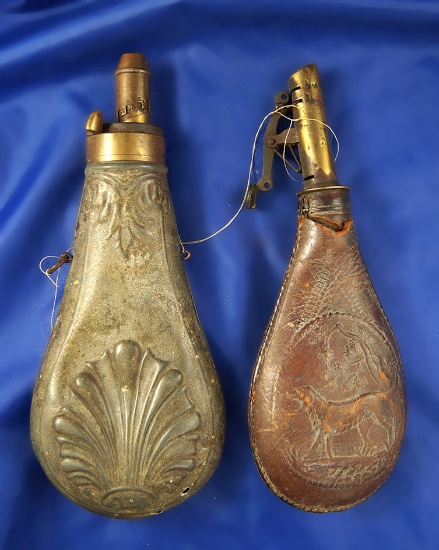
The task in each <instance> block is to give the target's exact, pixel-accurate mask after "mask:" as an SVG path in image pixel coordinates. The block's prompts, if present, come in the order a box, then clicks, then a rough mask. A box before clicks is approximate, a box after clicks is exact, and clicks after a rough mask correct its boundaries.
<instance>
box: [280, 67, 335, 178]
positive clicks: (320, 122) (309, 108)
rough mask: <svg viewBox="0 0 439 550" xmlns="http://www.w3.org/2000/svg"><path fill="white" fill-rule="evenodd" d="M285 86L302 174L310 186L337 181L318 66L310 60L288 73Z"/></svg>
mask: <svg viewBox="0 0 439 550" xmlns="http://www.w3.org/2000/svg"><path fill="white" fill-rule="evenodd" d="M288 87H289V89H290V92H291V104H292V107H293V114H294V119H298V120H295V122H294V125H295V128H296V130H297V133H298V143H297V146H298V149H299V157H300V164H301V167H302V176H303V179H304V181H305V188H306V187H307V185H306V182H307V180H310V179H312V185H313V186H315V185H319V184H323V185H331V183H333V184H334V183H335V184H337V175H336V172H335V166H334V160H333V156H332V150H331V144H330V141H329V135H328V126H327V125H328V122H327V119H326V111H325V104H324V101H323V93H322V85H321V83H320V76H319V71H318V69H317V66H316V65H315V64H314V63H312V64H311V65H306V66H305V67H302V68H301V69H300V70H299V71H297V72H295V73H294V74H292V75H291V76H290V79H289V81H288Z"/></svg>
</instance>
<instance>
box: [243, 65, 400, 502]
mask: <svg viewBox="0 0 439 550" xmlns="http://www.w3.org/2000/svg"><path fill="white" fill-rule="evenodd" d="M289 90H290V91H289V92H280V93H279V94H278V95H277V97H276V107H277V108H278V109H279V110H278V111H277V112H276V114H275V115H274V116H273V117H272V118H271V119H270V122H269V124H268V127H267V131H266V134H265V141H264V167H263V174H262V178H261V179H260V180H259V181H258V183H257V184H256V185H254V186H252V187H251V188H250V192H249V194H248V196H247V200H248V204H247V206H248V207H249V208H254V207H255V203H256V195H257V193H258V192H259V191H266V190H268V189H271V188H272V186H273V182H272V180H271V164H272V162H273V158H274V155H275V154H276V153H277V154H279V150H282V149H284V148H288V147H291V148H292V152H293V154H294V152H295V151H296V155H295V159H296V161H297V165H296V170H297V171H298V172H301V173H302V176H303V179H304V190H303V191H301V192H300V193H298V197H299V212H298V232H297V239H296V245H295V248H294V250H293V253H292V257H291V260H290V264H289V267H288V270H287V272H286V275H285V278H284V280H283V283H282V287H281V290H280V295H279V298H278V300H277V304H276V306H275V309H274V312H273V314H272V317H271V320H270V322H269V325H268V328H267V330H266V333H265V335H264V339H263V343H262V346H261V348H260V351H259V355H258V358H257V361H256V365H255V369H254V372H253V378H252V383H251V391H250V403H249V424H250V435H251V443H252V449H253V453H254V457H255V461H256V465H257V467H258V470H259V472H260V474H261V476H262V478H263V479H264V481H265V483H266V484H267V485H268V487H269V488H270V489H271V490H272V491H273V492H274V493H275V494H276V495H277V496H278V497H280V498H281V499H283V500H285V501H286V502H288V503H289V504H291V505H293V506H296V507H297V508H300V509H303V510H307V511H312V512H328V511H339V510H344V509H346V508H349V507H351V506H353V505H355V504H357V503H359V502H362V501H363V500H365V499H366V498H368V497H369V496H370V495H371V494H372V493H374V492H375V491H376V490H377V489H378V488H379V487H380V486H381V485H382V484H383V483H384V481H385V480H386V479H387V478H388V476H389V475H390V473H391V471H392V469H393V467H394V466H395V463H396V460H397V457H398V454H399V450H400V447H401V443H402V438H403V434H404V430H405V423H406V403H405V391H404V381H403V375H402V366H401V360H400V356H399V352H398V347H397V344H396V342H395V338H394V335H393V333H392V330H391V327H390V325H389V322H388V320H387V318H386V316H385V314H384V312H383V310H382V307H381V305H380V303H379V301H378V298H377V296H376V294H375V291H374V289H373V286H372V283H371V281H370V278H369V275H368V273H367V271H366V268H365V266H364V264H363V260H362V258H361V255H360V251H359V248H358V243H357V239H356V235H355V230H354V224H353V221H352V219H351V214H350V205H349V189H348V188H347V187H344V186H341V185H340V184H339V183H338V181H337V178H336V174H335V169H334V161H333V157H332V152H331V148H330V144H329V139H328V127H327V126H326V114H325V108H324V103H323V95H322V89H321V84H320V79H319V74H318V71H317V67H316V66H315V65H308V66H305V67H303V68H302V69H300V70H299V71H298V72H296V73H295V74H293V75H292V76H291V77H290V80H289ZM280 113H283V114H286V115H287V116H289V117H290V118H293V119H298V120H297V121H296V122H295V125H294V127H290V128H289V129H286V130H284V131H283V132H280V133H278V134H277V133H276V132H277V126H278V123H279V119H280V118H281V114H280ZM297 151H298V154H297Z"/></svg>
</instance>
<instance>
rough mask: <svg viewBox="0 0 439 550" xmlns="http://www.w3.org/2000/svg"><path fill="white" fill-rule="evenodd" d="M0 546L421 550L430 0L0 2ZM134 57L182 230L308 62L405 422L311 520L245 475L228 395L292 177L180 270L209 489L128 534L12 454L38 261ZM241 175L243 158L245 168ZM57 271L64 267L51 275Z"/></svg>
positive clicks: (432, 474)
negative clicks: (400, 387)
mask: <svg viewBox="0 0 439 550" xmlns="http://www.w3.org/2000/svg"><path fill="white" fill-rule="evenodd" d="M0 5H1V6H2V8H3V13H1V15H0V105H1V131H0V155H1V157H0V205H1V215H0V247H1V251H0V262H1V270H0V293H1V294H0V300H1V320H0V346H1V347H0V445H1V447H0V547H1V548H5V549H29V548H32V549H35V550H37V549H44V550H51V549H60V548H63V549H88V548H94V549H101V548H105V549H108V550H111V549H116V548H118V549H119V548H127V549H131V548H133V549H147V548H151V549H154V550H155V549H165V550H167V549H179V550H180V549H182V550H192V549H194V550H198V549H213V550H216V549H223V548H224V549H230V550H235V549H241V548H249V549H263V550H266V549H267V550H268V549H290V548H291V549H297V550H302V549H311V550H313V549H323V548H325V549H327V548H329V549H332V548H337V550H345V549H346V550H349V549H353V548H355V549H356V550H363V549H364V550H365V549H371V548H385V549H388V550H391V549H398V550H404V549H418V548H419V549H426V550H427V549H437V548H439V511H438V509H439V507H438V500H439V497H438V493H439V439H438V433H439V370H438V354H439V335H438V326H439V316H438V306H439V296H438V292H437V288H438V281H439V252H438V238H439V218H438V215H437V212H438V206H439V178H438V174H439V137H438V128H439V94H438V90H439V2H438V1H433V0H430V1H401V0H360V1H354V0H326V1H323V0H297V1H294V2H293V1H290V2H287V1H285V2H279V1H278V2H273V1H268V0H253V1H252V2H237V1H232V0H210V1H204V2H203V1H202V0H185V1H178V0H151V1H146V0H109V1H104V0H71V1H60V2H55V1H50V0H28V1H26V0H0ZM130 51H135V52H136V51H138V52H142V53H144V54H145V55H146V56H147V58H148V60H149V64H150V69H151V72H152V113H153V120H154V121H155V123H156V124H158V125H160V126H161V127H162V128H163V129H164V131H165V135H166V139H167V163H168V167H169V182H170V187H171V193H172V196H173V201H174V204H175V210H176V215H177V221H178V224H179V229H180V233H181V237H182V239H184V240H191V239H197V238H200V237H204V236H205V235H207V234H209V233H212V232H213V231H215V230H216V229H217V228H218V227H220V226H221V225H222V224H224V223H225V222H226V221H227V220H228V219H229V218H230V217H231V215H232V214H233V213H234V211H235V210H236V208H237V206H238V205H239V203H240V201H241V198H242V194H243V191H244V188H245V184H246V180H247V171H248V166H249V162H250V151H251V146H252V143H253V138H254V134H255V132H256V129H257V127H258V125H259V123H260V121H261V120H262V118H263V116H264V115H265V114H266V113H267V112H268V111H269V110H271V108H272V105H273V99H274V96H275V94H276V92H278V91H279V90H281V89H284V88H285V87H286V85H287V80H288V77H289V75H290V74H291V73H292V72H294V71H295V70H297V69H298V68H300V67H301V66H302V65H304V64H307V63H310V62H316V63H317V64H318V66H319V68H320V72H321V78H322V83H323V87H324V92H325V100H326V107H327V113H328V119H329V123H330V124H331V126H332V127H333V128H334V130H335V132H336V133H337V135H338V138H339V140H340V143H341V151H340V155H339V158H338V161H337V170H338V175H339V179H340V183H342V184H344V185H350V186H351V189H352V193H351V198H352V203H353V214H354V219H355V222H356V227H357V232H358V239H359V242H360V246H361V250H362V253H363V256H364V259H365V262H366V265H367V266H368V269H369V272H370V274H371V277H372V280H373V282H374V285H375V288H376V290H377V293H378V295H379V297H380V299H381V302H382V304H383V307H384V309H385V311H386V313H387V315H388V317H389V319H390V321H391V323H392V326H393V328H394V331H395V333H396V337H397V339H398V342H399V345H400V349H401V354H402V358H403V363H404V367H405V376H406V382H407V393H408V413H409V417H408V426H407V433H406V438H405V441H404V445H403V448H402V452H401V456H400V459H399V462H398V464H397V466H396V469H395V471H394V473H393V474H392V476H391V477H390V479H389V481H388V482H387V483H386V484H385V485H384V486H383V487H382V488H381V490H380V491H378V492H377V493H376V494H375V495H374V496H373V497H372V498H370V499H369V500H368V501H366V502H365V503H363V504H361V505H359V506H357V507H355V508H353V509H351V510H349V511H345V512H342V513H336V514H329V515H323V516H322V515H314V514H309V513H305V512H300V511H298V510H295V509H294V508H291V507H290V506H288V505H287V504H285V503H283V502H282V501H280V500H279V499H277V498H276V497H275V496H273V495H272V494H271V493H270V492H269V490H268V489H267V488H266V487H265V485H264V483H263V482H262V480H261V479H260V477H259V475H258V473H257V471H256V468H255V466H254V463H253V458H252V454H251V450H250V444H249V439H248V431H247V418H246V415H247V394H248V389H249V383H250V378H251V373H252V368H253V363H254V360H255V357H256V354H257V350H258V347H259V344H260V342H261V338H262V335H263V332H264V329H265V326H266V324H267V322H268V319H269V316H270V314H271V311H272V308H273V306H274V303H275V299H276V296H277V293H278V290H279V286H280V283H281V280H282V277H283V274H284V272H285V269H286V266H287V263H288V260H289V257H290V253H291V248H292V246H293V242H294V235H295V230H296V213H295V212H296V198H295V193H296V192H297V191H298V190H299V189H300V186H299V185H298V184H294V183H293V182H291V181H290V180H289V179H288V177H287V176H286V175H285V174H284V173H283V172H282V170H281V169H280V170H278V172H277V176H276V181H275V189H274V190H273V191H272V192H270V193H267V194H264V195H263V196H260V199H259V208H258V209H257V210H256V211H244V212H243V213H242V214H241V215H240V216H239V217H238V219H237V220H236V221H235V223H234V224H233V225H232V226H231V227H230V228H229V229H228V230H227V231H225V232H224V233H222V234H221V235H220V236H218V237H217V238H215V239H213V240H211V241H209V242H208V243H205V244H202V245H197V246H192V247H190V249H191V252H192V259H191V260H190V261H189V262H186V264H185V266H186V268H187V272H188V275H189V279H190V282H191V285H192V290H193V294H194V298H195V302H196V305H197V308H198V312H199V315H200V319H201V322H202V324H203V326H204V329H205V332H206V335H207V338H208V340H209V344H210V346H211V350H212V354H213V357H214V360H215V362H216V366H217V369H218V373H219V376H220V378H221V381H222V384H223V388H224V393H225V397H226V405H227V439H226V444H225V449H224V454H223V457H222V460H221V463H220V466H219V468H218V470H217V471H216V473H215V474H214V476H213V477H212V479H211V480H210V481H209V483H208V484H207V485H206V486H205V487H204V488H203V489H202V490H201V491H200V492H199V493H197V494H196V495H195V496H194V497H193V498H191V499H189V500H188V501H187V502H186V503H185V504H184V505H181V506H178V507H177V508H174V509H172V510H170V511H168V512H166V513H164V514H163V515H161V516H157V517H152V518H148V519H144V520H137V521H131V522H127V521H120V520H111V519H107V518H103V517H99V516H96V515H94V514H91V513H89V512H87V511H85V510H82V509H81V508H79V507H77V506H76V505H74V504H72V503H71V502H70V501H68V500H67V499H66V498H65V497H63V496H62V495H61V494H59V493H58V492H57V491H56V490H55V489H54V487H52V485H51V484H50V483H49V481H48V480H47V478H46V477H45V475H44V473H43V472H42V470H41V468H40V466H39V464H38V462H37V460H36V458H35V457H34V455H33V452H32V448H31V444H30V440H29V410H30V401H31V393H32V387H33V384H34V381H35V378H36V376H37V373H38V369H39V365H40V362H41V359H42V356H43V353H44V349H45V346H46V343H47V340H48V338H49V333H50V312H51V307H52V301H53V286H52V285H51V284H50V282H49V281H48V280H47V279H46V278H45V277H44V276H43V275H42V274H41V273H40V272H39V270H38V263H39V260H40V259H41V258H42V257H43V256H45V255H47V254H59V253H60V252H62V251H63V250H65V249H67V248H69V247H70V246H71V241H72V236H73V229H74V224H75V219H76V214H77V209H78V205H79V200H80V196H81V191H82V185H83V170H84V163H85V160H84V148H85V135H84V130H83V128H84V123H85V120H86V118H87V116H88V114H89V113H90V112H91V111H92V110H94V109H101V110H102V111H103V112H104V114H105V117H106V119H107V120H108V121H112V120H113V116H114V115H113V108H114V97H113V89H114V80H113V71H114V70H115V68H116V66H117V63H118V59H119V56H120V55H121V54H122V53H125V52H130ZM259 168H260V165H259ZM67 269H68V268H64V272H66V271H67Z"/></svg>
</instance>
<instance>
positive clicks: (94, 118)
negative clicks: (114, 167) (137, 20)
mask: <svg viewBox="0 0 439 550" xmlns="http://www.w3.org/2000/svg"><path fill="white" fill-rule="evenodd" d="M115 75H116V117H117V122H116V123H115V124H104V121H103V116H102V113H101V112H100V111H93V113H92V114H91V115H90V116H89V118H88V120H87V123H86V130H87V136H88V137H87V162H88V163H96V162H113V161H140V162H148V163H159V164H164V163H165V142H164V139H163V133H162V131H161V130H160V128H158V127H157V126H154V125H152V124H150V101H149V78H150V73H149V71H148V65H147V62H146V59H145V56H144V55H142V54H138V53H126V54H124V55H122V57H121V58H120V61H119V65H118V67H117V70H116V73H115Z"/></svg>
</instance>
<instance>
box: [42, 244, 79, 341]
mask: <svg viewBox="0 0 439 550" xmlns="http://www.w3.org/2000/svg"><path fill="white" fill-rule="evenodd" d="M72 248H73V247H70V248H68V249H67V250H66V252H70V250H72ZM49 258H54V259H56V260H59V259H60V258H61V256H44V258H42V259H41V260H40V264H39V267H40V271H41V273H42V274H43V275H45V276H46V277H47V278H48V279H49V280H50V282H51V283H52V284H53V285H55V294H54V296H53V303H52V312H51V315H50V327H51V328H52V330H53V319H54V317H55V308H56V300H57V298H58V290H59V285H58V281H59V272H60V268H61V266H60V267H59V268H58V269H57V270H56V278H55V280H53V279H52V277H51V276H50V275H49V273H47V270H44V269H43V262H44V261H46V260H48V259H49Z"/></svg>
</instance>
